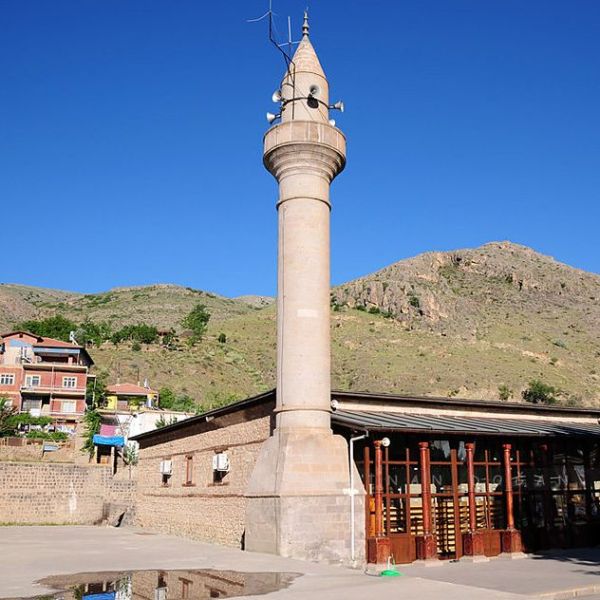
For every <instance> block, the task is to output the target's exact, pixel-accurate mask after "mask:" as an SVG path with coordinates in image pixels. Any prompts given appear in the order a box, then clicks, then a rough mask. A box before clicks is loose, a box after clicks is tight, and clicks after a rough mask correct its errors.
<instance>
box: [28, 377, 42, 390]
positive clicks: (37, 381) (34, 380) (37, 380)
mask: <svg viewBox="0 0 600 600" xmlns="http://www.w3.org/2000/svg"><path fill="white" fill-rule="evenodd" d="M41 383H42V378H41V377H40V376H39V375H27V377H25V387H39V386H40V385H41Z"/></svg>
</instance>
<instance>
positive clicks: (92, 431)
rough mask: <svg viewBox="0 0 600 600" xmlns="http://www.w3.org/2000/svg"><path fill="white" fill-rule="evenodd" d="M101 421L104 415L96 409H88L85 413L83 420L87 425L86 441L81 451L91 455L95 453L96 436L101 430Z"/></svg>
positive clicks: (84, 435)
mask: <svg viewBox="0 0 600 600" xmlns="http://www.w3.org/2000/svg"><path fill="white" fill-rule="evenodd" d="M101 421H102V417H101V416H100V413H99V412H98V411H97V410H95V409H88V410H86V412H85V415H84V416H83V422H84V425H85V432H84V434H83V437H84V438H85V442H84V444H83V446H82V448H81V451H82V452H87V453H88V454H89V456H90V457H91V456H93V454H94V450H95V446H94V436H95V435H96V434H97V433H98V432H99V431H100V423H101Z"/></svg>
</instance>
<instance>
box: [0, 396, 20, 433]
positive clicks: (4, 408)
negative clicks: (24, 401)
mask: <svg viewBox="0 0 600 600" xmlns="http://www.w3.org/2000/svg"><path fill="white" fill-rule="evenodd" d="M16 414H17V407H16V406H13V405H12V403H10V402H9V400H8V398H4V397H0V437H2V436H6V435H11V434H12V433H14V432H15V430H16V425H15V422H14V416H15V415H16Z"/></svg>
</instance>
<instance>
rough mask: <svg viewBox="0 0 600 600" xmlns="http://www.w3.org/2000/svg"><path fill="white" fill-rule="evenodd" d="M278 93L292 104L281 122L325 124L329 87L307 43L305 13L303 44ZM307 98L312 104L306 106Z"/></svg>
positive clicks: (307, 31) (315, 56)
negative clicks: (322, 122) (323, 122)
mask: <svg viewBox="0 0 600 600" xmlns="http://www.w3.org/2000/svg"><path fill="white" fill-rule="evenodd" d="M281 91H282V93H283V97H284V98H285V100H288V101H289V100H291V101H292V102H290V103H289V104H287V105H286V109H285V110H284V111H283V114H282V121H291V120H295V121H298V120H300V121H328V119H329V111H328V108H327V105H328V103H329V84H328V82H327V77H326V76H325V72H324V71H323V67H322V66H321V62H320V61H319V57H318V56H317V53H316V52H315V49H314V47H313V45H312V43H311V41H310V36H309V25H308V14H307V13H304V24H303V25H302V40H301V41H300V44H299V45H298V48H296V52H295V53H294V56H293V57H292V62H291V63H290V65H289V69H288V71H286V73H285V75H284V78H283V81H282V84H281ZM309 97H312V98H313V101H311V102H309V101H308V98H309Z"/></svg>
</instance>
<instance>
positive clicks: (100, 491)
mask: <svg viewBox="0 0 600 600" xmlns="http://www.w3.org/2000/svg"><path fill="white" fill-rule="evenodd" d="M134 492H135V483H134V482H132V481H115V480H114V479H113V476H112V470H111V468H110V467H109V466H104V465H89V466H83V465H74V464H59V463H47V464H44V463H39V462H38V463H24V462H1V463H0V523H15V524H23V525H25V524H27V525H32V524H38V525H43V524H58V523H60V524H80V525H84V524H85V525H93V524H99V523H102V522H111V521H113V520H116V518H117V516H118V515H119V514H122V513H123V512H125V511H126V510H127V509H129V508H131V507H132V505H133V501H134Z"/></svg>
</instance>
